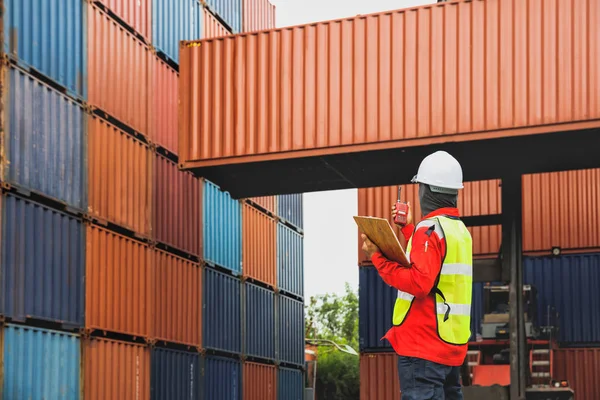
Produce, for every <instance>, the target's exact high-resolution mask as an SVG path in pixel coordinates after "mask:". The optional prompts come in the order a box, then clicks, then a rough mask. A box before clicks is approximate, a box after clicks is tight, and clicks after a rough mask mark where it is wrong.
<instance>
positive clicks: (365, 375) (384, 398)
mask: <svg viewBox="0 0 600 400" xmlns="http://www.w3.org/2000/svg"><path fill="white" fill-rule="evenodd" d="M399 398H400V383H399V381H398V356H397V355H396V354H395V353H376V354H361V355H360V400H398V399H399Z"/></svg>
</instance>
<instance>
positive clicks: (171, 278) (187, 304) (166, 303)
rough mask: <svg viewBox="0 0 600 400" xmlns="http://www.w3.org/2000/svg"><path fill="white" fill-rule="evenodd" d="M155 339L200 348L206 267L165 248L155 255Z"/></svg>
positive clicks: (153, 307) (153, 276)
mask: <svg viewBox="0 0 600 400" xmlns="http://www.w3.org/2000/svg"><path fill="white" fill-rule="evenodd" d="M152 261H153V268H154V270H153V273H152V280H153V285H152V286H153V289H154V293H153V295H152V301H153V306H152V310H153V314H152V319H153V324H152V338H153V339H156V340H161V341H163V340H164V341H166V342H173V343H181V344H186V345H190V346H196V347H200V345H201V343H202V269H201V268H200V265H198V264H196V263H193V262H191V261H189V260H185V259H183V258H180V257H177V256H175V255H172V254H169V253H166V252H164V251H161V250H154V255H153V260H152Z"/></svg>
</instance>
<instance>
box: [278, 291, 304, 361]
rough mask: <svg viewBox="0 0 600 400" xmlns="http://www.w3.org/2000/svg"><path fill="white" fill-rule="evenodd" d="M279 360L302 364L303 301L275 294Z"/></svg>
mask: <svg viewBox="0 0 600 400" xmlns="http://www.w3.org/2000/svg"><path fill="white" fill-rule="evenodd" d="M276 313H277V321H278V325H279V329H278V333H279V336H278V338H277V339H278V340H277V345H278V356H279V361H281V362H284V363H289V364H295V365H304V303H303V302H301V301H297V300H294V299H290V298H289V297H286V296H282V295H278V296H277V308H276Z"/></svg>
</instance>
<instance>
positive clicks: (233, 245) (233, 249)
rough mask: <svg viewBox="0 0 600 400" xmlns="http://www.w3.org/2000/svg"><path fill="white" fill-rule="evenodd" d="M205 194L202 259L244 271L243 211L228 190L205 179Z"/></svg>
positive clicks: (203, 202) (235, 272)
mask: <svg viewBox="0 0 600 400" xmlns="http://www.w3.org/2000/svg"><path fill="white" fill-rule="evenodd" d="M203 190H204V192H203V196H202V225H203V227H204V230H203V232H202V237H203V238H202V241H203V244H204V247H203V257H202V258H203V259H204V261H206V262H208V263H209V264H214V265H218V266H220V267H223V268H227V269H228V270H231V271H232V272H233V273H234V274H241V273H242V210H241V207H240V202H239V201H237V200H233V199H232V198H231V196H230V195H229V193H227V192H223V191H221V189H219V187H218V186H216V185H215V184H213V183H211V182H209V181H207V180H205V181H204V187H203Z"/></svg>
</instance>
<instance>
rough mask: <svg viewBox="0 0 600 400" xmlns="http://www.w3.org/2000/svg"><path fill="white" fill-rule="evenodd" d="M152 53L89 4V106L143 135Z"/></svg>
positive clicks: (148, 104) (146, 113)
mask: <svg viewBox="0 0 600 400" xmlns="http://www.w3.org/2000/svg"><path fill="white" fill-rule="evenodd" d="M151 60H152V53H151V52H150V49H149V48H148V46H146V45H145V44H144V43H143V42H142V41H140V40H139V39H137V38H136V37H135V36H133V35H132V34H131V33H129V31H127V29H125V28H124V27H123V26H121V25H119V24H118V23H117V21H115V20H114V19H112V18H110V17H109V16H108V15H107V14H105V13H104V12H102V11H101V10H100V9H99V8H98V7H97V6H94V5H90V6H89V7H88V64H89V69H88V80H89V87H88V91H89V96H88V102H89V105H90V106H92V107H93V108H96V109H100V110H102V111H103V112H105V113H107V114H108V115H110V116H111V117H113V118H115V119H116V120H118V121H119V122H121V123H123V124H125V125H127V126H128V127H129V128H130V129H133V130H135V131H137V132H139V133H142V134H144V135H148V133H149V129H148V125H149V115H148V111H149V107H150V101H149V89H148V88H149V87H150V63H151Z"/></svg>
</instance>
